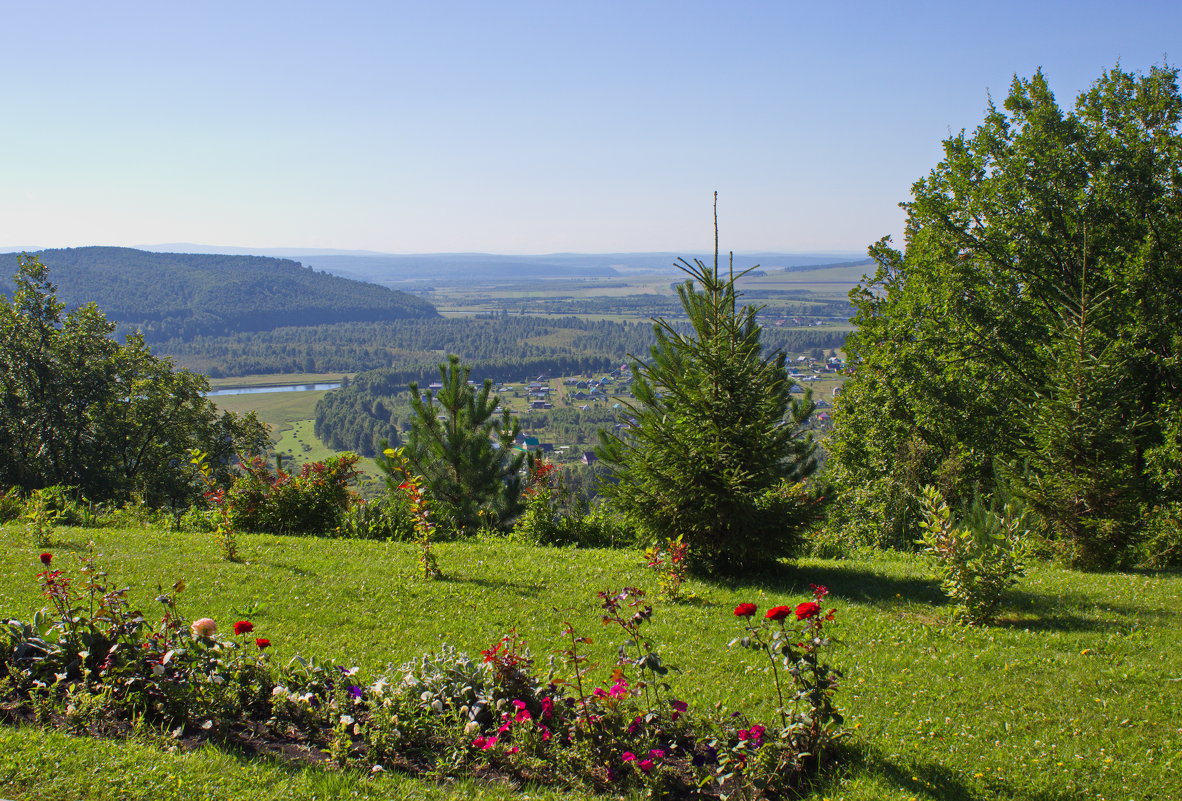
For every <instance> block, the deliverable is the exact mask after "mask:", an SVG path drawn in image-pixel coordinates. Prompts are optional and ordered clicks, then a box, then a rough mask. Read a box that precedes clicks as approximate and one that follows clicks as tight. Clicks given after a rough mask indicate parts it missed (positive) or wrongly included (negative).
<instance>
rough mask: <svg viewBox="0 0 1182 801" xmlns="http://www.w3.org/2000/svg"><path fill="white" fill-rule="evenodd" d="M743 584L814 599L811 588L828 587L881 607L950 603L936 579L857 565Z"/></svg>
mask: <svg viewBox="0 0 1182 801" xmlns="http://www.w3.org/2000/svg"><path fill="white" fill-rule="evenodd" d="M743 584H745V585H748V586H752V587H758V588H759V589H762V590H766V591H770V592H774V593H778V594H782V595H811V594H812V589H811V588H810V586H809V585H811V584H820V585H823V586H825V587H828V588H829V592H830V593H832V595H833V597H834V598H841V599H843V600H847V601H858V602H861V603H868V604H877V605H885V604H896V603H899V602H903V601H906V602H920V603H925V604H931V605H932V606H944V605H946V604H947V603H948V599H947V598H946V597H945V596H944V593H943V592H941V591H940V585H939V583H938V582H937V581H935V580H934V579H924V578H914V577H899V576H891V575H887V574H885V573H882V572H879V571H876V570H871V569H868V568H865V567H859V566H856V565H853V564H850V565H846V564H836V565H822V566H817V565H809V566H808V567H807V568H804V567H797V566H794V565H793V566H784V567H782V568H780V569H778V570H775V571H769V572H765V573H761V574H759V575H752V576H748V577H746V578H745V580H744V581H743ZM725 586H727V587H728V588H729V587H733V585H729V584H728V585H725Z"/></svg>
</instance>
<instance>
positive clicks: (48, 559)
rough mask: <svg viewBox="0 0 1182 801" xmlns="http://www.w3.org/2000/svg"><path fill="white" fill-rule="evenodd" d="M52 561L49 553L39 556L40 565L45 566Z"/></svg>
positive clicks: (51, 555)
mask: <svg viewBox="0 0 1182 801" xmlns="http://www.w3.org/2000/svg"><path fill="white" fill-rule="evenodd" d="M52 561H53V554H51V553H43V554H41V564H43V565H47V564H49V563H50V562H52Z"/></svg>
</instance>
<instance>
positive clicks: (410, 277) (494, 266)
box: [144, 243, 866, 285]
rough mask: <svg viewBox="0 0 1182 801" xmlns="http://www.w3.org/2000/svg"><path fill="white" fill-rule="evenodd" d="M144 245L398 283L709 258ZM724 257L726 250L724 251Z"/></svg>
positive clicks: (634, 267) (786, 257)
mask: <svg viewBox="0 0 1182 801" xmlns="http://www.w3.org/2000/svg"><path fill="white" fill-rule="evenodd" d="M144 250H169V251H172V252H188V253H234V254H240V255H244V254H250V255H257V256H279V257H283V258H289V259H295V260H297V261H299V262H301V263H303V264H306V265H308V266H310V267H315V268H316V269H319V270H324V271H326V272H330V273H332V274H334V275H340V276H345V277H347V278H354V279H357V280H361V281H370V282H373V283H378V284H387V285H393V284H397V283H399V282H402V281H415V282H420V281H431V282H435V283H444V282H465V283H470V282H477V283H478V282H481V281H490V280H497V281H503V280H505V278H523V279H537V278H605V277H613V276H619V275H621V274H628V273H670V274H672V273H676V268H675V267H674V266H673V265H674V263H675V262H676V261H677V259H678V258H679V257H681V258H686V259H690V260H693V259H695V258H699V259H702V260H703V261H707V262H708V261H709V260H710V259H712V258H713V254H705V253H672V252H668V253H549V254H545V255H537V256H522V255H498V254H491V253H419V254H394V253H375V252H373V251H365V250H332V249H313V248H308V249H302V250H301V249H299V248H256V249H250V248H232V247H215V246H209V245H194V244H186V243H174V244H169V245H151V246H145V247H144ZM723 258H724V259H725V258H726V256H725V255H724V256H723ZM865 262H866V257H865V255H863V254H860V253H856V252H835V253H771V252H769V253H741V254H739V253H737V254H735V266H736V268H740V269H746V268H747V267H751V266H754V265H757V264H758V265H759V266H760V267H761V268H762V269H765V270H775V269H783V270H802V269H816V268H819V267H834V266H848V265H851V264H862V263H865Z"/></svg>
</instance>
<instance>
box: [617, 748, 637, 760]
mask: <svg viewBox="0 0 1182 801" xmlns="http://www.w3.org/2000/svg"><path fill="white" fill-rule="evenodd" d="M620 760H621V761H623V762H635V761H636V754H634V753H632V752H631V751H625V752H624V753H622V754H620Z"/></svg>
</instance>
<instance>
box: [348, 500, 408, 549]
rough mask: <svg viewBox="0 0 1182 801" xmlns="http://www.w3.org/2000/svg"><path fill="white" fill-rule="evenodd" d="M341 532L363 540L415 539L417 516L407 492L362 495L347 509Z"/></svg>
mask: <svg viewBox="0 0 1182 801" xmlns="http://www.w3.org/2000/svg"><path fill="white" fill-rule="evenodd" d="M340 534H341V536H343V537H350V538H352V539H360V540H387V541H396V542H410V541H412V540H413V539H414V536H415V528H414V519H413V517H412V516H411V511H410V503H409V501H408V500H407V498H406V495H405V494H398V495H385V496H383V497H381V498H377V499H375V500H365V499H364V498H358V499H357V502H356V503H354V504H353V505H351V506H350V507H349V508H348V509H346V510H345V514H344V516H343V517H342V518H341V526H340Z"/></svg>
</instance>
